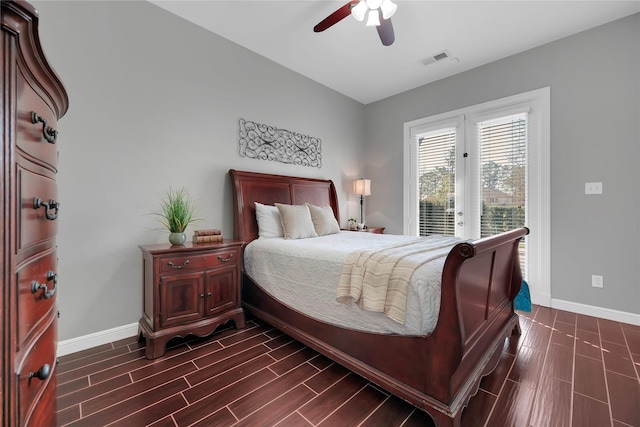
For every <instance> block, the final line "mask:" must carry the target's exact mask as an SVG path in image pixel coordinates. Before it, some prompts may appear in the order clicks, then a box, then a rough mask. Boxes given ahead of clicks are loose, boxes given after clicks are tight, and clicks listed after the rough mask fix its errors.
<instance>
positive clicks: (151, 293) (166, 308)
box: [138, 240, 245, 359]
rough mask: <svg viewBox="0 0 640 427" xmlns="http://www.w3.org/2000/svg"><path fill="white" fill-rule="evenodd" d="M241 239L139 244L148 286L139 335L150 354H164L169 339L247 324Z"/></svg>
mask: <svg viewBox="0 0 640 427" xmlns="http://www.w3.org/2000/svg"><path fill="white" fill-rule="evenodd" d="M242 243H243V242H237V241H231V240H225V241H224V242H223V243H210V244H192V243H185V245H184V246H172V245H169V244H160V245H146V246H140V249H141V250H142V262H143V270H142V271H143V286H144V287H143V313H142V318H141V319H140V323H139V328H138V329H139V334H138V336H139V337H142V336H144V337H145V338H146V357H147V359H155V358H158V357H160V356H162V355H163V354H164V352H165V347H166V345H167V342H168V341H169V340H170V339H171V338H175V337H185V336H186V335H189V334H194V335H197V336H201V337H202V336H206V335H209V334H211V333H212V332H213V331H214V330H215V329H216V328H217V327H218V326H220V325H222V324H224V323H226V322H228V321H233V322H234V323H235V326H236V328H244V325H245V319H244V312H243V310H242V307H241V306H240V287H241V277H242V275H241V269H242Z"/></svg>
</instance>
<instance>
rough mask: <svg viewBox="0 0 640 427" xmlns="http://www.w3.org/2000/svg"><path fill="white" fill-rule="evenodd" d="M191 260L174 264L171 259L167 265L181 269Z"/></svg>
mask: <svg viewBox="0 0 640 427" xmlns="http://www.w3.org/2000/svg"><path fill="white" fill-rule="evenodd" d="M189 262H190V261H189V260H186V261H185V262H184V263H182V265H174V264H173V263H172V262H171V261H169V262H168V263H167V265H168V266H169V267H171V268H174V269H176V270H180V269H181V268H185V267H186V266H187V265H189Z"/></svg>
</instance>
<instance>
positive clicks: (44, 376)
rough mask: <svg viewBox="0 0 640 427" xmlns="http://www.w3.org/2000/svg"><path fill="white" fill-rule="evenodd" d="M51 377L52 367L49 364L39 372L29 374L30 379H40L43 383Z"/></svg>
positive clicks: (43, 366)
mask: <svg viewBox="0 0 640 427" xmlns="http://www.w3.org/2000/svg"><path fill="white" fill-rule="evenodd" d="M49 375H51V366H49V364H48V363H45V364H44V365H42V366H41V367H40V369H38V371H37V372H29V379H31V378H38V379H39V380H41V381H44V380H46V379H47V378H49Z"/></svg>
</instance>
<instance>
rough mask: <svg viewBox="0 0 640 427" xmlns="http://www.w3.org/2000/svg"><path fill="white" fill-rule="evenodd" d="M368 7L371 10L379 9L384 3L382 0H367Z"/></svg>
mask: <svg viewBox="0 0 640 427" xmlns="http://www.w3.org/2000/svg"><path fill="white" fill-rule="evenodd" d="M365 2H366V3H367V7H368V8H369V9H371V10H373V9H377V8H379V7H380V5H381V4H382V0H365Z"/></svg>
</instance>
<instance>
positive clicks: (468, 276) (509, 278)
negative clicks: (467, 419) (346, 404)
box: [230, 171, 529, 426]
mask: <svg viewBox="0 0 640 427" xmlns="http://www.w3.org/2000/svg"><path fill="white" fill-rule="evenodd" d="M230 174H231V176H232V180H233V183H234V189H233V190H234V196H235V200H234V203H235V204H234V215H235V221H236V223H235V226H234V229H235V230H236V233H237V234H236V235H235V236H234V237H235V239H236V240H243V241H245V242H249V241H251V240H253V239H255V238H256V237H257V236H256V226H255V211H254V210H252V209H253V202H255V201H258V202H261V203H264V204H273V203H274V202H280V203H292V204H300V203H304V202H307V201H308V202H310V203H317V201H318V200H324V201H326V202H327V203H325V204H331V205H332V206H333V207H334V212H335V213H336V217H337V212H338V210H337V197H336V195H335V188H334V186H333V183H331V181H325V180H312V179H307V178H295V177H285V176H277V175H264V174H255V173H250V172H238V171H230ZM273 188H277V191H275V190H273ZM261 190H266V191H261ZM243 222H244V223H243ZM528 232H529V230H528V229H526V228H521V229H517V230H513V231H509V232H506V233H503V234H500V235H496V236H492V237H488V238H485V239H481V240H478V241H475V242H468V243H460V244H458V245H456V246H455V247H454V248H453V249H452V250H451V252H450V253H449V255H448V257H447V259H446V261H445V264H444V269H443V273H442V292H441V303H440V313H439V317H438V323H437V325H436V328H435V329H434V331H433V333H432V334H431V335H429V336H425V337H406V336H398V335H384V334H374V333H366V332H360V331H354V330H351V329H347V328H343V327H337V326H333V325H329V324H326V323H323V322H320V321H318V320H315V319H312V318H310V317H308V316H306V315H305V314H303V313H300V312H298V311H296V310H294V309H292V308H290V307H288V306H286V305H284V304H282V303H281V302H279V301H277V300H275V299H273V298H272V297H271V296H270V295H268V294H267V293H265V292H264V291H263V290H262V288H261V287H260V286H259V284H258V283H256V282H257V280H252V278H250V277H248V276H246V275H244V281H243V290H242V304H243V306H244V308H245V309H246V310H247V311H248V312H250V313H251V314H253V315H255V316H256V317H258V318H260V319H262V320H264V321H265V322H267V323H270V324H271V325H273V326H275V327H277V328H279V329H280V330H282V331H283V332H284V333H286V334H288V335H290V336H292V337H293V338H295V339H297V340H299V341H301V342H302V343H304V344H306V345H308V346H309V347H311V348H313V349H315V350H316V351H318V352H320V353H322V354H324V355H325V356H327V357H328V358H330V359H332V360H334V361H336V362H337V363H340V364H342V365H344V366H345V367H347V368H349V369H351V370H352V371H354V372H356V373H357V374H359V375H361V376H363V377H365V378H367V379H368V380H370V381H372V382H373V383H375V384H378V385H379V386H381V387H382V388H384V389H386V390H387V391H389V392H390V393H393V394H395V395H397V396H399V397H401V398H403V399H405V400H407V401H408V402H410V403H412V404H414V405H415V406H417V407H419V408H421V409H423V410H425V411H426V412H428V413H429V414H430V415H431V416H432V418H433V419H434V421H435V422H436V425H438V426H459V425H460V418H461V416H462V409H463V408H464V407H465V406H466V404H467V403H468V401H469V399H470V398H471V397H472V396H473V395H474V394H475V393H476V391H477V389H478V386H479V383H480V379H481V378H482V376H484V375H488V374H489V373H490V372H491V371H492V370H493V369H494V367H495V365H496V363H497V360H498V358H499V356H500V352H501V350H502V346H503V343H504V339H505V338H506V337H507V336H508V335H509V334H511V333H512V332H513V331H517V330H518V316H517V314H516V313H515V312H514V309H513V299H514V298H515V296H516V295H517V293H518V291H519V289H520V286H521V283H522V275H521V272H520V263H519V256H518V244H519V242H520V239H521V238H522V237H524V236H525V235H526V234H528Z"/></svg>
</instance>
